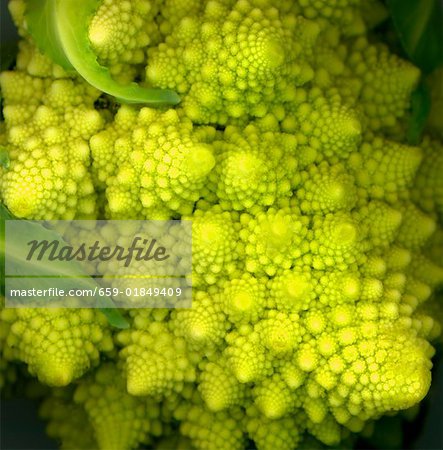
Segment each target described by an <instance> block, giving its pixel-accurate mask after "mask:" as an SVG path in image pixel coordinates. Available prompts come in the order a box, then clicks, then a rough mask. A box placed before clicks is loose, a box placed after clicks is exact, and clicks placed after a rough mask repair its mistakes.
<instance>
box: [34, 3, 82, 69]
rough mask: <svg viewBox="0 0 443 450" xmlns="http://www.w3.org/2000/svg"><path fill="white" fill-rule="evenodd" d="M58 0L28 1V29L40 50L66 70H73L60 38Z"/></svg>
mask: <svg viewBox="0 0 443 450" xmlns="http://www.w3.org/2000/svg"><path fill="white" fill-rule="evenodd" d="M55 3H56V0H43V1H42V0H28V2H27V10H26V20H27V23H28V29H29V32H30V33H31V35H32V37H33V38H34V41H35V43H36V44H37V47H38V48H39V50H40V51H41V52H42V53H44V54H45V55H47V56H49V58H51V59H52V61H54V62H55V63H56V64H58V65H59V66H61V67H63V68H64V69H65V70H68V71H69V70H73V69H74V68H73V66H72V64H71V63H70V62H69V59H68V58H67V57H66V55H65V52H64V51H63V48H62V46H61V43H60V39H59V36H58V30H57V24H56V17H55V9H56V8H55Z"/></svg>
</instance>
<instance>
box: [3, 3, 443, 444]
mask: <svg viewBox="0 0 443 450" xmlns="http://www.w3.org/2000/svg"><path fill="white" fill-rule="evenodd" d="M408 3H409V2H408ZM416 3H417V5H418V3H421V2H416ZM423 3H424V4H426V8H425V9H424V10H420V12H419V13H417V20H418V22H419V23H418V25H417V24H415V25H416V26H414V24H413V23H412V22H413V21H412V19H411V16H410V15H405V14H403V15H402V12H401V11H400V10H401V8H400V6H399V5H400V2H397V1H395V2H394V1H388V2H387V4H386V5H385V3H383V2H380V1H379V0H336V1H325V0H132V1H129V0H97V1H95V0H94V1H93V0H82V1H74V0H45V1H36V0H10V1H9V10H10V12H11V15H12V17H13V19H14V22H15V24H16V26H17V28H18V32H19V34H20V42H19V49H18V54H17V56H16V60H15V65H14V66H13V67H12V68H11V67H9V68H8V69H9V70H4V71H2V72H1V73H0V88H1V96H2V106H3V111H2V114H3V117H4V121H3V122H1V123H0V189H1V199H2V202H3V205H4V207H3V208H2V210H1V214H2V218H3V217H5V215H7V214H9V212H10V213H11V214H12V215H13V216H14V217H17V218H20V219H28V220H29V219H38V220H73V219H77V220H82V219H116V220H121V219H127V220H129V219H134V220H169V219H184V220H190V221H191V222H192V286H193V302H192V307H191V308H187V309H185V308H176V309H172V308H171V309H166V308H153V309H148V308H146V309H136V308H134V309H122V310H120V311H116V310H112V309H111V308H109V309H108V308H107V306H109V305H110V304H109V303H106V304H104V305H103V306H104V308H103V309H102V310H97V309H87V308H81V309H68V308H66V309H64V308H47V309H32V308H19V309H11V308H6V307H4V300H3V298H2V305H1V309H0V344H1V345H0V355H1V364H0V386H2V388H3V389H4V390H6V391H7V390H8V389H9V388H11V387H12V388H13V387H14V386H15V385H16V384H17V383H18V382H23V383H29V382H30V381H29V380H31V379H37V380H38V382H39V383H40V384H41V385H45V386H46V389H45V391H44V398H43V399H42V403H41V409H40V414H41V416H42V418H43V419H44V420H46V421H47V432H48V435H49V436H50V437H52V438H53V439H55V440H56V441H57V442H58V444H59V446H60V448H62V449H75V450H90V449H92V448H97V449H101V450H135V449H139V448H144V449H146V448H149V449H158V450H161V449H174V450H175V449H177V450H179V449H182V450H214V449H217V450H223V449H226V450H246V449H258V450H295V449H317V448H318V449H323V448H347V449H351V448H353V446H354V445H356V442H357V439H358V438H359V437H360V436H363V437H365V438H370V437H371V436H373V437H374V441H375V440H377V441H380V436H381V435H382V434H383V432H382V431H381V430H383V429H384V428H383V424H384V423H385V422H383V421H384V420H389V421H390V422H388V423H395V424H396V429H400V425H399V424H400V420H401V418H402V417H403V416H402V414H404V415H405V416H410V415H411V414H412V413H413V411H414V408H416V407H418V405H419V404H420V402H421V401H422V400H423V398H424V397H425V396H426V394H427V393H428V390H429V388H430V385H431V381H432V371H431V369H432V367H433V358H434V355H435V353H436V348H438V345H439V343H441V342H442V337H441V335H442V333H441V331H442V323H443V308H442V304H441V297H439V292H440V293H441V288H442V286H443V257H442V255H443V228H442V224H443V177H442V176H441V174H442V173H443V141H442V137H443V127H442V122H441V117H442V115H441V111H442V92H443V89H442V80H443V78H442V75H443V73H442V69H441V67H437V66H438V64H439V63H440V62H441V61H440V60H438V58H439V56H436V57H435V58H434V57H432V56H431V57H430V56H429V55H423V54H422V53H420V52H425V51H426V49H423V47H424V46H423V42H425V40H426V39H431V38H430V37H429V36H431V35H432V29H435V24H434V22H435V14H434V15H432V14H430V13H429V11H434V9H432V8H434V6H435V5H434V3H433V2H432V1H429V2H423ZM435 8H436V9H435V11H437V12H438V11H439V9H438V8H437V7H436V6H435ZM403 12H404V11H403ZM389 16H390V17H391V19H393V23H394V24H395V25H396V26H398V27H400V28H401V33H400V35H401V36H400V37H401V39H400V42H401V43H402V44H403V45H404V49H405V51H406V53H407V54H408V55H409V56H410V58H411V60H412V61H413V62H411V61H410V60H408V59H406V57H403V56H401V54H396V53H394V51H393V50H392V49H391V48H390V47H388V45H387V44H386V42H387V41H388V39H387V38H386V34H388V33H386V32H385V31H386V30H385V28H386V22H385V21H386V20H387V19H388V17H389ZM411 21H412V22H411ZM427 23H430V24H431V25H432V26H431V25H430V28H429V27H428V26H427V25H426V24H427ZM437 28H438V27H437ZM408 30H409V31H408ZM438 32H439V31H438ZM408 33H410V34H408ZM427 36H428V37H427ZM442 42H443V41H442ZM432 43H433V45H432V48H431V49H430V50H432V52H431V53H432V55H440V53H439V52H440V50H441V48H440V47H438V46H439V45H440V44H441V42H440V41H439V40H438V39H437V40H434V39H433V37H432ZM432 58H434V59H436V61H435V64H434V62H432V61H431V59H432ZM414 63H415V64H418V65H415V64H414ZM431 69H435V70H434V72H433V73H432V74H431V75H430V76H429V77H427V78H425V75H426V76H427V75H428V72H430V71H431ZM412 143H413V144H414V145H411V144H412ZM8 217H9V216H8ZM6 219H7V217H6ZM90 282H93V280H91V281H85V283H90ZM109 301H111V299H109ZM17 380H19V381H17ZM386 416H389V419H385V418H386ZM393 416H396V417H393ZM380 424H381V425H380ZM379 425H380V426H379ZM396 441H401V436H400V438H398V439H395V437H393V436H390V437H389V440H388V441H386V442H396ZM387 445H389V444H387Z"/></svg>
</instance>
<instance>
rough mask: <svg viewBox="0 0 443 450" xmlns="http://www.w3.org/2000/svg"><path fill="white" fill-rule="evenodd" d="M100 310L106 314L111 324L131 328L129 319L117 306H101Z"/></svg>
mask: <svg viewBox="0 0 443 450" xmlns="http://www.w3.org/2000/svg"><path fill="white" fill-rule="evenodd" d="M100 312H101V313H102V314H104V315H105V317H106V319H107V320H108V323H109V325H111V326H113V327H115V328H119V329H120V330H126V329H127V328H129V323H128V321H127V320H126V319H125V318H124V317H123V316H122V314H121V312H120V311H119V310H118V309H116V308H100Z"/></svg>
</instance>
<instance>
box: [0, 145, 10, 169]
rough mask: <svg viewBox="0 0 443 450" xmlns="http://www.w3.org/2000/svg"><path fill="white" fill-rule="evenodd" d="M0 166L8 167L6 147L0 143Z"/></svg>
mask: <svg viewBox="0 0 443 450" xmlns="http://www.w3.org/2000/svg"><path fill="white" fill-rule="evenodd" d="M0 167H3V169H9V155H8V151H7V150H6V147H3V146H2V145H0Z"/></svg>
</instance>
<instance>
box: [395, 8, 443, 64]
mask: <svg viewBox="0 0 443 450" xmlns="http://www.w3.org/2000/svg"><path fill="white" fill-rule="evenodd" d="M387 5H388V8H389V11H390V14H391V16H392V20H393V22H394V25H395V27H396V29H397V32H398V34H399V36H400V40H401V42H402V45H403V48H404V50H405V52H406V53H407V55H408V56H409V58H410V59H411V61H412V62H414V63H415V64H416V65H417V66H418V67H419V68H420V69H422V70H423V71H424V72H425V73H430V72H432V70H434V69H435V68H436V67H438V66H439V65H441V64H443V2H441V1H440V0H387Z"/></svg>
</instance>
